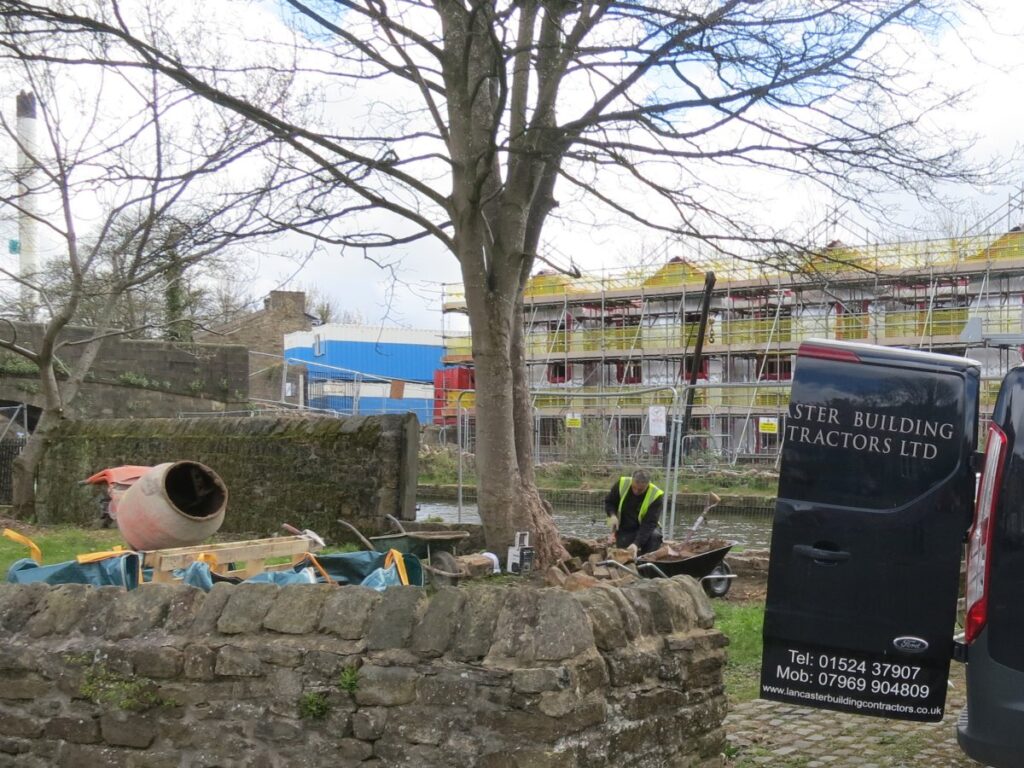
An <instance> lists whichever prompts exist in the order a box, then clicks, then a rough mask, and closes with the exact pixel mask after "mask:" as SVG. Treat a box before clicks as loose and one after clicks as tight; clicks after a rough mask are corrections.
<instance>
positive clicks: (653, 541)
mask: <svg viewBox="0 0 1024 768" xmlns="http://www.w3.org/2000/svg"><path fill="white" fill-rule="evenodd" d="M664 496H665V494H664V492H663V491H662V490H661V488H659V487H658V486H656V485H654V484H653V483H652V482H651V478H650V477H649V476H648V474H647V473H646V472H645V471H644V470H642V469H638V470H636V472H634V473H633V476H632V477H620V478H619V479H618V480H617V481H616V482H615V485H613V486H612V489H611V491H609V493H608V495H607V496H605V499H604V511H605V514H606V515H608V526H609V527H610V528H611V529H612V532H611V535H610V536H609V537H608V543H609V544H614V545H615V546H617V547H620V548H622V549H629V548H633V549H634V551H635V554H641V555H643V554H646V553H647V552H653V551H654V550H656V549H657V548H658V547H660V546H661V543H662V537H661V526H660V525H659V524H660V523H661V508H662V499H663V498H664Z"/></svg>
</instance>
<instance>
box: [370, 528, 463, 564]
mask: <svg viewBox="0 0 1024 768" xmlns="http://www.w3.org/2000/svg"><path fill="white" fill-rule="evenodd" d="M468 538H469V531H406V532H404V533H389V534H386V535H384V536H371V537H370V543H371V544H373V548H374V549H375V550H377V551H378V552H387V551H388V550H389V549H397V550H398V551H399V552H401V553H402V554H403V555H416V557H419V558H426V557H428V556H429V555H432V554H435V553H437V552H448V553H453V552H454V550H455V548H456V547H457V546H458V545H459V543H461V542H462V541H463V540H465V539H468Z"/></svg>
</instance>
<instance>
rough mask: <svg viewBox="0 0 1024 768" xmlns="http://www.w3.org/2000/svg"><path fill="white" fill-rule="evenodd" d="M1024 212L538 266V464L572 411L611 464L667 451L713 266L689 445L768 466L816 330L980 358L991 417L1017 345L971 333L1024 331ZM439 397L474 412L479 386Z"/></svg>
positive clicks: (533, 321) (457, 359)
mask: <svg viewBox="0 0 1024 768" xmlns="http://www.w3.org/2000/svg"><path fill="white" fill-rule="evenodd" d="M1022 211H1024V190H1021V191H1020V192H1018V193H1016V194H1015V195H1013V196H1011V198H1010V200H1009V201H1008V204H1007V208H1006V211H1005V213H1003V212H999V214H998V215H993V216H991V217H989V218H988V219H987V220H985V221H984V222H982V223H981V224H983V225H984V226H981V225H979V226H976V227H974V228H973V229H972V231H971V232H969V233H967V234H964V235H962V236H957V237H948V238H943V239H932V240H919V241H912V242H899V243H864V244H861V245H848V244H846V243H843V242H842V241H840V240H838V239H834V235H835V233H836V230H837V222H836V221H829V222H826V223H825V224H824V225H823V227H822V231H821V232H816V233H812V235H811V237H815V238H821V239H818V242H821V241H822V239H824V240H826V241H827V242H828V243H829V244H828V245H827V246H825V247H823V248H817V249H807V250H806V251H805V252H802V253H795V254H791V255H790V256H789V257H788V260H783V259H782V258H781V257H777V258H774V259H770V260H767V261H766V262H765V263H763V264H757V263H754V262H752V261H749V260H743V259H739V258H734V259H732V260H730V261H725V260H723V259H712V260H707V259H701V258H699V257H693V258H687V259H682V258H678V257H677V258H675V259H672V260H671V261H669V262H668V263H666V264H662V265H660V266H658V267H644V268H633V269H623V270H618V271H615V272H604V273H601V274H593V275H583V276H581V277H577V278H574V277H570V276H569V275H564V274H556V273H541V274H538V275H535V276H534V277H533V278H531V280H530V282H529V284H528V286H527V288H526V291H525V298H524V313H523V332H524V345H525V350H526V358H527V367H528V370H529V374H530V380H531V384H532V386H533V387H534V389H535V390H543V391H538V392H536V393H535V394H534V397H533V406H534V415H535V427H536V430H535V433H536V436H535V441H536V444H535V453H536V455H537V457H538V460H541V461H544V460H557V459H559V458H560V456H559V453H558V451H559V449H560V448H564V446H565V443H566V435H567V429H568V428H567V427H566V421H567V420H568V419H572V420H573V421H574V422H577V421H580V420H582V421H586V420H598V421H599V422H600V423H601V424H602V425H603V429H604V431H605V442H607V443H608V444H610V445H611V446H613V447H614V454H615V458H616V459H617V460H620V461H628V462H630V463H633V462H639V463H651V462H652V461H655V460H657V459H659V458H660V454H659V453H658V452H659V448H660V443H659V441H658V440H656V439H652V438H651V436H650V435H649V420H650V409H651V408H655V407H665V406H666V405H668V403H666V402H663V400H664V397H663V396H662V395H660V394H659V393H658V392H651V391H650V388H651V387H656V386H662V385H664V386H674V387H677V388H679V389H680V391H684V387H685V383H686V381H687V379H688V375H689V373H690V371H691V367H692V366H695V365H697V363H696V362H695V361H693V359H692V351H693V346H694V342H695V340H696V333H697V320H698V317H699V301H700V297H701V289H702V287H703V282H704V273H705V271H707V270H709V269H710V270H714V271H715V273H716V276H717V278H718V281H717V284H716V286H715V289H714V292H713V298H712V304H711V317H710V318H709V326H708V334H707V339H706V342H705V347H704V355H705V356H706V360H707V362H702V363H700V365H701V368H700V370H699V371H698V376H699V379H700V381H699V384H698V386H697V388H696V391H695V392H694V394H695V398H694V410H693V413H692V422H691V424H690V425H688V431H689V432H690V433H691V436H690V437H689V438H688V442H689V446H688V448H689V449H690V450H689V451H688V453H689V454H694V455H697V454H700V455H702V456H706V455H707V454H714V455H716V456H717V457H718V459H719V460H720V461H721V462H727V463H732V464H734V463H736V462H737V461H740V460H743V461H749V460H757V459H767V460H771V461H774V459H775V457H776V456H777V453H778V450H779V446H780V445H781V437H782V434H783V431H784V423H785V417H786V409H787V404H788V399H789V386H788V382H789V379H790V378H791V376H792V366H793V362H794V355H795V353H796V351H797V348H798V347H799V345H800V344H801V342H803V341H806V340H808V339H812V338H817V339H836V340H844V341H860V342H866V343H874V344H882V345H889V346H900V347H910V348H921V349H927V350H934V351H938V352H945V353H948V354H958V355H963V354H968V353H969V354H971V355H972V356H978V357H979V358H980V359H981V361H982V363H983V371H982V373H983V385H982V401H981V404H982V409H983V416H984V415H986V411H990V410H991V407H992V404H993V402H994V398H995V393H996V392H997V391H998V383H999V381H1000V380H1001V378H1002V376H1003V374H1004V373H1005V371H1006V369H1007V368H1008V366H1009V365H1010V364H1011V360H1010V358H1011V353H1010V351H1009V350H997V351H995V352H992V351H990V350H987V349H980V350H979V349H977V348H975V347H971V348H969V345H968V344H967V342H966V341H964V338H963V336H962V335H963V333H964V330H965V327H966V325H967V321H968V319H969V318H979V319H980V322H981V323H982V326H983V328H984V331H985V333H986V334H991V333H1013V332H1020V331H1021V330H1022V327H1024V325H1022V319H1024V316H1022V310H1024V231H1022V229H1021V228H1020V227H1014V228H1012V229H1011V228H1010V226H1009V225H1010V224H1011V223H1014V222H1013V221H1012V218H1011V217H1013V216H1019V215H1020V214H1021V212H1022ZM1017 223H1019V222H1017ZM995 228H999V229H1000V231H999V232H998V233H991V232H987V231H988V230H992V229H995ZM986 232H987V233H986ZM847 234H848V233H847ZM443 305H444V309H445V310H446V311H448V312H453V311H456V312H457V311H463V310H464V308H465V304H464V300H463V297H462V293H461V287H460V286H454V287H453V286H448V287H446V289H445V294H444V299H443ZM470 348H471V343H470V341H469V340H468V339H467V338H465V337H460V338H455V339H451V341H450V345H449V346H448V347H447V349H446V353H447V354H446V358H445V361H446V362H447V363H450V364H465V363H467V362H468V361H470V360H471V357H470V356H469V355H468V350H469V349H470ZM445 398H446V400H447V402H448V404H449V406H453V405H454V404H455V402H456V400H459V401H460V402H461V403H462V406H463V407H464V408H465V410H466V413H468V414H471V413H472V408H473V395H472V393H471V392H467V393H466V394H462V392H459V391H453V392H448V393H445ZM451 410H454V408H451Z"/></svg>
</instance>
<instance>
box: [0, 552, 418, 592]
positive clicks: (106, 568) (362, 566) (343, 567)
mask: <svg viewBox="0 0 1024 768" xmlns="http://www.w3.org/2000/svg"><path fill="white" fill-rule="evenodd" d="M386 559H387V554H386V553H383V552H343V553H339V554H334V555H317V556H316V561H317V563H319V565H320V567H321V568H323V570H324V571H326V572H327V574H328V575H330V577H331V579H332V580H333V581H334V582H336V583H337V584H361V585H365V586H368V587H371V588H373V589H376V590H378V591H379V590H384V589H386V588H387V587H391V586H397V585H398V584H400V583H401V579H400V577H399V573H398V568H397V567H396V565H394V564H391V565H385V561H386ZM404 564H405V570H406V573H407V575H408V579H409V583H410V584H412V585H414V586H417V587H421V586H423V568H422V566H421V565H420V561H419V559H418V558H417V557H416V556H415V555H405V556H404ZM140 565H141V557H140V555H139V554H138V553H137V552H125V553H124V554H119V555H115V556H112V557H108V558H105V559H103V560H97V561H95V562H91V563H79V562H78V561H77V560H70V561H68V562H66V563H57V564H55V565H40V564H39V563H37V562H36V561H35V560H32V559H29V558H23V559H21V560H18V561H17V562H16V563H14V564H13V565H12V566H11V567H10V569H9V570H8V571H7V581H8V582H9V583H11V584H31V583H34V582H41V583H44V584H92V585H94V586H97V587H105V586H113V587H125V588H126V589H135V588H136V587H138V586H139V574H140V572H141V571H140ZM175 576H178V577H179V578H181V579H182V581H183V582H184V583H185V584H191V585H192V586H194V587H198V588H199V589H202V590H204V591H209V590H210V589H212V588H213V585H214V583H215V582H217V581H230V582H232V583H261V582H262V583H269V584H281V585H284V584H312V583H318V582H319V583H325V582H326V581H327V580H326V579H325V578H324V577H323V575H322V574H321V573H320V572H319V569H317V568H315V567H314V563H313V561H312V559H311V558H308V557H307V558H305V559H303V560H302V561H301V562H299V563H297V564H296V565H295V566H293V567H292V568H290V569H286V570H283V571H267V572H265V573H261V574H258V575H256V576H252V577H251V578H248V579H245V581H244V582H239V581H238V580H237V579H232V578H230V577H225V576H220V575H218V574H216V573H213V572H212V571H211V570H210V566H209V565H208V564H206V563H203V562H195V563H192V564H191V565H189V566H188V567H187V568H184V569H181V570H179V571H176V572H175ZM146 578H147V580H148V570H147V574H146Z"/></svg>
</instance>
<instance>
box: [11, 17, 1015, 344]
mask: <svg viewBox="0 0 1024 768" xmlns="http://www.w3.org/2000/svg"><path fill="white" fill-rule="evenodd" d="M979 4H980V6H981V7H982V9H983V13H982V14H971V15H969V17H968V18H969V23H968V25H967V26H966V27H964V28H963V29H962V30H961V31H960V35H959V37H954V36H951V35H946V36H945V37H944V38H943V40H942V43H941V46H940V47H931V48H929V47H927V46H922V45H921V43H920V40H919V39H909V40H908V41H907V50H906V51H905V52H904V53H905V54H906V56H907V57H908V58H910V59H911V60H912V61H913V62H914V63H915V64H917V65H918V66H920V67H921V68H922V69H924V70H925V71H926V72H927V74H929V75H930V76H931V77H933V78H934V79H935V80H936V81H938V82H942V83H945V84H947V85H953V86H955V87H958V88H962V89H964V90H968V91H970V92H971V100H970V102H969V108H966V109H962V110H959V111H957V112H956V113H953V114H948V113H947V114H945V115H943V117H942V122H939V123H936V124H935V125H934V126H932V127H933V128H935V129H937V130H939V131H940V132H948V133H949V134H954V133H956V134H972V135H975V136H976V137H977V141H976V143H975V146H974V148H973V150H972V155H971V156H972V157H973V159H975V160H978V161H985V160H988V159H991V158H1009V157H1011V156H1012V155H1013V154H1014V152H1015V150H1016V149H1017V147H1018V143H1020V142H1021V136H1020V134H1019V132H1018V131H1019V126H1021V125H1024V99H1021V98H1020V97H1019V94H1020V83H1021V82H1022V79H1024V46H1021V45H1020V43H1019V40H1020V39H1021V35H1022V34H1024V3H1019V2H1016V1H1015V0H979ZM979 59H981V61H979ZM13 106H14V105H13V103H11V104H10V105H9V106H8V105H5V109H10V111H11V112H13ZM7 153H8V154H9V155H10V156H11V162H12V163H13V155H14V150H13V147H8V148H7ZM1007 170H1008V173H1007V180H1008V183H1007V184H1002V185H997V186H993V187H991V188H984V189H974V188H944V189H942V190H941V193H942V195H943V196H944V197H946V198H949V199H951V200H954V201H956V204H957V205H959V206H960V207H961V209H962V210H961V212H960V213H959V214H957V215H958V216H960V217H961V218H963V217H967V218H970V217H971V216H975V215H977V214H978V213H980V212H988V211H991V210H995V209H998V208H999V207H1000V206H1005V203H1006V200H1007V196H1008V194H1009V193H1010V191H1011V190H1013V189H1018V188H1020V185H1022V184H1024V168H1022V167H1021V166H1020V165H1018V166H1017V167H1011V168H1008V169H1007ZM753 184H754V185H755V194H756V197H757V198H758V206H757V208H758V215H760V216H761V217H763V219H764V221H766V222H786V223H787V224H788V225H789V226H791V227H792V228H793V229H794V230H801V229H803V230H804V231H807V230H811V229H813V228H814V226H815V225H816V224H818V223H820V222H822V221H823V220H824V219H825V218H826V216H827V215H828V212H829V210H830V208H831V204H832V201H830V200H824V199H821V196H820V192H818V191H817V190H815V189H812V188H810V187H809V186H808V185H800V184H793V183H792V182H790V181H788V180H783V179H780V178H778V177H771V176H760V177H758V178H757V179H756V181H754V182H753ZM880 201H881V202H883V204H884V205H885V206H886V207H887V208H888V209H889V210H890V211H891V212H893V217H894V218H895V219H896V220H897V221H898V222H899V223H900V224H902V225H904V226H905V227H907V228H910V227H913V226H918V227H923V228H924V229H933V230H934V229H935V228H936V227H937V226H938V222H939V220H940V219H941V218H942V217H943V216H949V215H950V214H940V213H938V212H936V211H935V210H932V209H929V208H925V207H923V206H922V205H921V204H920V202H919V201H918V200H916V199H914V198H913V197H911V196H908V195H895V196H890V197H888V198H884V199H882V198H880ZM640 204H642V202H641V203H640ZM560 213H561V211H560ZM564 213H566V214H567V216H566V218H565V219H564V220H563V219H557V218H554V219H551V220H550V221H549V224H548V227H547V230H546V237H545V243H544V251H543V252H544V253H545V255H547V256H548V257H549V258H551V259H552V260H553V261H555V262H557V263H559V264H563V265H567V264H568V263H569V262H570V261H571V262H572V263H574V264H576V265H578V266H579V267H580V268H581V269H583V270H584V271H600V270H614V269H616V268H620V267H623V266H628V265H631V264H636V263H637V262H638V261H640V260H650V259H659V260H666V259H667V258H669V257H671V256H673V255H687V256H692V252H688V251H685V250H684V248H683V247H682V246H679V245H670V244H668V243H667V242H666V241H665V238H664V236H663V235H660V234H658V233H655V232H645V231H643V230H642V229H639V228H638V226H637V225H636V224H635V223H633V222H629V221H626V220H622V219H616V217H614V216H612V217H608V216H607V215H606V214H604V213H602V214H601V216H602V221H601V225H600V226H584V225H575V226H574V225H573V223H572V222H573V220H577V221H581V222H582V221H585V220H586V219H587V218H588V215H589V214H590V212H589V211H586V210H578V211H575V212H574V211H573V210H572V209H571V208H570V209H567V210H566V211H564ZM844 213H845V215H846V216H848V217H849V220H850V221H851V222H854V223H853V226H851V227H850V228H849V230H847V231H846V232H845V236H844V237H843V239H846V240H847V241H855V240H856V239H857V237H856V234H857V233H860V232H863V233H864V238H865V239H873V230H872V226H871V224H870V223H869V222H867V221H865V220H863V219H862V218H861V217H859V215H858V212H857V211H853V210H850V209H849V206H847V207H846V208H845V209H844ZM1016 223H1022V222H1016ZM652 254H653V255H652ZM371 255H373V254H371ZM389 260H390V262H391V263H392V264H393V267H392V268H389V269H381V267H380V266H378V265H377V264H375V263H374V262H372V261H370V260H369V259H367V258H365V257H364V256H363V254H362V253H360V252H355V251H351V250H349V251H344V252H342V251H341V250H340V249H339V248H337V247H325V248H319V249H316V250H311V248H310V244H309V243H308V241H305V240H304V239H301V238H299V237H298V236H296V235H290V236H285V237H282V238H280V239H279V240H277V241H276V242H274V243H271V244H266V245H263V246H261V248H260V251H259V252H258V253H250V254H249V255H248V256H247V263H246V265H245V267H244V268H243V269H241V270H239V275H238V280H240V281H244V282H245V284H246V285H245V290H246V291H247V292H248V293H249V294H251V295H252V296H253V297H255V298H257V299H258V298H259V297H262V296H264V295H266V294H267V293H269V292H270V291H271V290H274V289H279V288H281V289H288V290H300V289H308V288H315V289H316V290H317V291H319V292H321V293H322V294H325V295H326V296H327V297H329V298H330V299H331V301H332V303H333V304H334V306H335V307H336V308H337V309H339V310H342V311H347V312H349V313H352V314H356V315H358V316H360V317H362V318H363V319H364V320H365V321H366V322H367V323H371V324H383V325H387V326H405V327H414V328H435V329H440V328H441V327H442V326H444V327H447V328H448V329H452V330H460V329H463V328H464V327H465V321H464V319H462V318H459V317H452V316H448V317H446V318H444V317H442V313H441V298H442V291H443V284H445V283H455V282H458V281H459V280H460V275H459V268H458V264H457V262H456V260H455V258H454V257H453V256H452V255H451V254H449V253H447V252H446V251H444V249H443V248H442V247H441V246H440V245H439V244H437V243H435V242H433V241H430V240H423V241H419V242H417V243H415V244H412V245H410V246H406V247H405V248H404V249H403V250H402V252H400V253H398V254H395V255H394V256H392V257H391V258H390V259H389Z"/></svg>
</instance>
